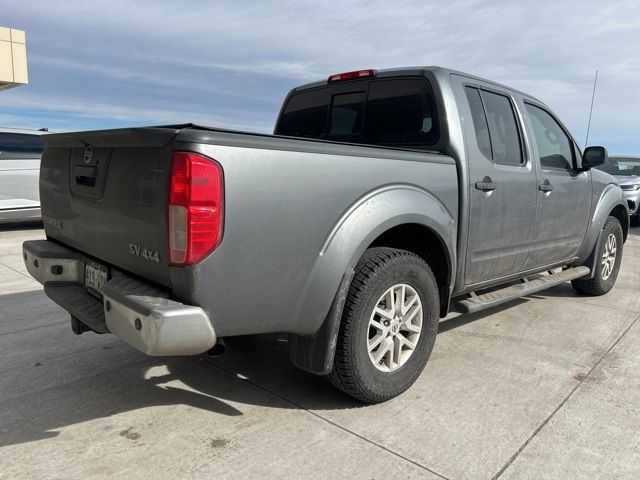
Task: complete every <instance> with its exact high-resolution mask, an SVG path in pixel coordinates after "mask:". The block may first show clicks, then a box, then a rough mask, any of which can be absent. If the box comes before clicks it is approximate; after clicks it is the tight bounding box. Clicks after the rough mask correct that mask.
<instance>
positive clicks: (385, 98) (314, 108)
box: [275, 78, 440, 148]
mask: <svg viewBox="0 0 640 480" xmlns="http://www.w3.org/2000/svg"><path fill="white" fill-rule="evenodd" d="M438 125H439V123H438V118H437V112H436V105H435V99H434V95H433V90H432V89H431V85H430V84H429V82H428V81H427V79H425V78H397V79H388V80H385V79H379V80H370V81H355V82H348V83H344V84H336V85H331V86H327V87H322V88H318V89H314V90H307V91H303V92H300V93H296V94H294V95H292V96H291V98H290V99H289V101H288V103H287V105H286V106H285V108H284V111H283V113H282V116H281V118H280V122H279V124H278V127H277V128H276V132H275V133H276V134H277V135H286V136H291V137H304V138H320V139H324V140H334V141H339V142H350V143H364V144H371V145H383V146H395V147H409V148H421V147H422V148H424V147H431V146H433V145H435V144H436V143H437V142H438V140H439V138H440V133H439V129H438Z"/></svg>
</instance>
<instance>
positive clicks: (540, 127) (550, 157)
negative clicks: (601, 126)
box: [525, 103, 573, 170]
mask: <svg viewBox="0 0 640 480" xmlns="http://www.w3.org/2000/svg"><path fill="white" fill-rule="evenodd" d="M525 105H526V107H527V112H528V113H529V118H530V119H531V125H532V126H533V134H534V136H535V138H536V145H537V146H538V154H539V155H540V163H541V164H542V167H543V168H556V169H563V170H564V169H567V170H570V169H572V168H573V149H572V148H571V143H572V142H571V139H570V138H569V137H568V136H567V134H566V133H565V132H564V130H563V129H562V127H561V126H560V125H559V124H558V122H557V121H556V120H555V119H554V118H553V117H552V116H551V115H550V114H549V113H547V112H546V111H544V110H542V109H541V108H539V107H536V106H534V105H530V104H528V103H527V104H525Z"/></svg>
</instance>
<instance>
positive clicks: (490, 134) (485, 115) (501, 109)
mask: <svg viewBox="0 0 640 480" xmlns="http://www.w3.org/2000/svg"><path fill="white" fill-rule="evenodd" d="M465 93H466V96H467V101H468V102H469V108H470V109H471V118H472V120H473V128H474V131H475V134H476V140H477V142H478V148H479V149H480V151H481V152H482V153H483V154H484V155H485V156H486V157H487V158H490V159H492V160H493V161H494V162H495V163H499V164H502V165H515V166H520V165H522V164H523V158H522V143H521V141H520V131H519V129H518V124H517V120H516V116H515V113H514V111H513V106H512V105H511V100H509V97H507V96H506V95H501V94H499V93H494V92H489V91H487V90H482V89H478V88H475V87H465Z"/></svg>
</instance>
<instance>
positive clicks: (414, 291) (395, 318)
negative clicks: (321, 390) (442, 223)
mask: <svg viewBox="0 0 640 480" xmlns="http://www.w3.org/2000/svg"><path fill="white" fill-rule="evenodd" d="M389 292H391V293H389ZM383 296H384V299H383V298H382V297H383ZM401 298H402V299H403V301H402V302H400V303H399V302H398V299H401ZM412 302H413V303H412ZM393 305H402V308H400V307H396V309H395V310H394V307H393ZM439 305H440V301H439V293H438V287H437V283H436V280H435V277H434V275H433V272H432V271H431V269H430V268H429V266H428V265H427V263H426V262H425V261H424V260H423V259H422V258H420V257H419V256H417V255H415V254H413V253H411V252H408V251H405V250H396V249H392V248H371V249H369V250H367V251H366V252H365V253H364V255H363V256H362V258H361V259H360V261H359V262H358V265H357V266H356V269H355V276H354V278H353V281H352V282H351V286H350V288H349V292H348V295H347V299H346V302H345V306H344V310H343V312H342V322H341V324H340V330H339V333H338V339H337V346H336V353H335V358H334V363H333V369H332V371H331V373H329V375H328V379H329V381H330V382H331V383H332V384H333V385H334V386H335V387H336V388H338V389H339V390H342V391H343V392H344V393H346V394H348V395H350V396H352V397H354V398H356V399H358V400H360V401H362V402H365V403H380V402H384V401H387V400H389V399H391V398H393V397H396V396H398V395H400V394H401V393H402V392H404V391H405V390H407V389H408V388H409V387H410V386H411V385H412V384H413V383H414V382H415V381H416V379H417V378H418V377H419V376H420V373H422V370H423V369H424V367H425V365H426V363H427V360H428V359H429V356H430V355H431V350H433V345H434V343H435V339H436V334H437V333H438V322H439V311H440V308H439ZM376 307H379V309H378V310H377V311H376V312H374V309H375V308H376ZM383 307H384V308H383ZM419 307H421V312H420V311H419V310H420V308H419ZM405 308H406V311H405ZM383 310H384V313H385V315H386V316H382V315H380V314H379V313H377V312H381V311H383ZM392 311H395V312H396V313H395V314H393V315H392V314H391V313H390V312H392ZM420 315H421V319H420V320H419V317H420ZM399 319H400V321H399ZM370 322H374V323H370ZM418 323H420V325H421V326H420V327H418ZM384 324H388V325H384ZM374 325H375V326H374ZM379 327H382V328H379ZM418 328H420V331H419V333H418V334H417V337H416V332H415V330H417V329H418ZM400 337H402V338H400ZM389 339H390V340H389ZM405 340H406V341H405ZM376 342H379V343H378V346H377V347H375V348H374V349H373V350H371V349H370V347H371V345H375V343H376ZM407 342H408V343H407ZM412 345H413V348H412V347H411V346H412ZM391 348H393V351H391V350H390V349H391ZM385 349H386V352H387V353H383V352H384V351H385ZM370 352H371V353H370ZM398 352H399V353H398ZM409 352H410V353H409ZM380 355H382V357H381V360H379V361H377V362H376V361H375V360H376V359H377V357H379V356H380ZM396 360H397V361H396ZM376 365H377V366H376Z"/></svg>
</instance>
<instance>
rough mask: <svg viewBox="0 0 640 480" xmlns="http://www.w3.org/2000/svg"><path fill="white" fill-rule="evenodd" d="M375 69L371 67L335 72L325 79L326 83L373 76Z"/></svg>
mask: <svg viewBox="0 0 640 480" xmlns="http://www.w3.org/2000/svg"><path fill="white" fill-rule="evenodd" d="M375 76H376V71H375V70H374V69H372V68H368V69H366V70H354V71H353V72H344V73H336V74H335V75H331V76H330V77H329V78H328V79H327V83H334V82H343V81H345V80H355V79H356V78H367V77H375Z"/></svg>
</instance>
